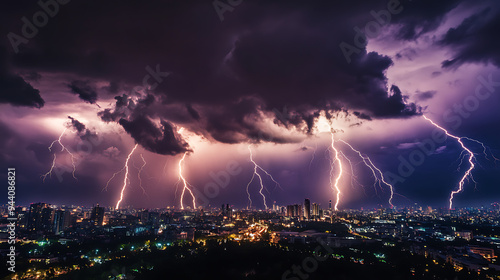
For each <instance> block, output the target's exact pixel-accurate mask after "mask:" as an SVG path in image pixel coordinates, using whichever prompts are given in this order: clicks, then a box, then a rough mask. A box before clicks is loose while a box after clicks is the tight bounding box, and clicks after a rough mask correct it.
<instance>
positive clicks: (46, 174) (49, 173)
mask: <svg viewBox="0 0 500 280" xmlns="http://www.w3.org/2000/svg"><path fill="white" fill-rule="evenodd" d="M56 159H57V156H56V154H54V160H53V161H52V165H51V166H50V169H49V171H48V172H47V173H45V174H43V175H42V178H43V179H42V181H43V182H45V178H47V176H49V175H50V176H52V170H54V166H56Z"/></svg>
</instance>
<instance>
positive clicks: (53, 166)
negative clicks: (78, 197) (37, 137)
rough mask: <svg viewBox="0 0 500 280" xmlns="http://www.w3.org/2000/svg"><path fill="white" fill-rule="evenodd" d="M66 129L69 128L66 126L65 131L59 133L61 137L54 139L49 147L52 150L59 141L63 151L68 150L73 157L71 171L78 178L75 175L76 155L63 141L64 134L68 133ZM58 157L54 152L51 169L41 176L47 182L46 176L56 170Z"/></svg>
mask: <svg viewBox="0 0 500 280" xmlns="http://www.w3.org/2000/svg"><path fill="white" fill-rule="evenodd" d="M66 130H68V128H67V127H66V128H64V130H63V132H62V133H61V135H59V138H58V139H56V140H54V141H52V143H51V144H50V146H49V147H48V148H49V151H52V147H53V146H54V144H55V143H56V142H57V143H58V144H59V146H61V152H64V151H66V152H67V153H68V154H69V155H70V157H71V165H72V166H73V172H72V173H71V174H72V175H73V178H75V180H78V179H77V178H76V176H75V172H76V164H75V156H74V155H73V153H71V152H70V151H69V150H68V148H66V146H64V145H63V143H62V142H61V140H62V137H63V136H64V134H65V133H66ZM56 159H57V156H56V154H54V159H53V160H52V165H51V166H50V169H49V171H48V172H47V173H45V174H43V175H42V176H41V177H42V180H43V182H45V178H47V176H52V171H53V170H54V168H55V166H56Z"/></svg>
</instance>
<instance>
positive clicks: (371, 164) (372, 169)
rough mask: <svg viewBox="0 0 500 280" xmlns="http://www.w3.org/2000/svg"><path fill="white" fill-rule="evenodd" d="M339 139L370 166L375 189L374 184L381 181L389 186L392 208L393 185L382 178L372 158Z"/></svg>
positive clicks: (379, 183)
mask: <svg viewBox="0 0 500 280" xmlns="http://www.w3.org/2000/svg"><path fill="white" fill-rule="evenodd" d="M339 141H341V142H342V143H344V144H346V145H347V146H349V148H351V150H353V151H354V152H355V153H357V154H358V155H359V157H360V158H361V159H362V160H363V163H364V164H365V165H366V166H367V167H368V168H370V170H371V171H372V174H373V177H374V179H375V183H374V185H373V186H374V187H375V189H376V184H378V185H379V187H380V185H381V182H382V183H383V184H384V185H386V186H387V187H389V190H390V193H391V196H390V197H389V204H390V205H391V208H393V207H394V205H393V204H392V199H393V198H394V187H393V186H392V185H391V184H389V183H387V182H386V181H385V179H384V175H383V174H382V171H380V169H379V168H377V167H376V166H375V164H373V162H372V160H371V159H370V158H369V157H368V156H363V154H361V152H360V151H358V150H356V149H354V147H353V146H351V144H349V143H347V142H346V141H344V140H339ZM375 170H376V171H377V172H375ZM376 173H378V174H379V176H380V178H379V177H377V174H376Z"/></svg>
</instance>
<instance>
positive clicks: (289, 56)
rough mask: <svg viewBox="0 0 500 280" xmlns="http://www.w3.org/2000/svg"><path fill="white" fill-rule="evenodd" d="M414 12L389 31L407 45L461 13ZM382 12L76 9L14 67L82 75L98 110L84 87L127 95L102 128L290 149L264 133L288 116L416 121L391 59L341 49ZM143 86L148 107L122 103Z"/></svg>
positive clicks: (447, 4) (77, 89)
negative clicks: (177, 130) (157, 122)
mask: <svg viewBox="0 0 500 280" xmlns="http://www.w3.org/2000/svg"><path fill="white" fill-rule="evenodd" d="M413 2H415V1H413ZM413 2H407V1H401V3H402V5H403V6H404V10H403V12H402V13H401V14H398V15H393V19H392V20H393V21H391V23H395V24H397V25H398V26H399V27H401V28H404V27H405V26H406V25H410V26H409V27H408V28H407V29H406V30H405V31H404V32H403V31H401V34H405V35H404V36H403V35H401V36H402V37H404V38H405V39H408V38H411V37H412V36H417V35H419V34H423V33H422V32H427V31H429V30H431V29H432V28H434V27H435V23H436V22H440V21H441V19H442V17H443V15H444V14H445V13H446V12H447V11H449V10H450V9H451V8H452V7H454V5H455V2H454V1H444V2H442V3H441V2H440V3H431V2H430V1H423V2H422V3H421V4H416V3H413ZM420 2H421V1H419V3H420ZM361 7H362V8H361ZM386 7H387V1H386V0H379V1H358V2H357V3H351V2H349V3H348V2H336V1H331V2H326V1H317V2H304V1H277V2H272V3H271V2H269V1H248V2H245V3H244V4H242V5H239V6H238V8H237V9H235V10H234V11H233V12H231V13H230V14H229V13H228V14H227V15H224V16H225V20H224V22H220V20H219V18H218V16H217V13H216V12H215V11H214V9H213V6H212V5H211V3H209V2H206V1H195V2H189V3H188V2H160V1H154V2H145V3H138V2H134V1H122V2H121V3H120V4H116V3H108V2H105V3H103V2H100V1H84V2H74V3H73V2H72V3H71V5H65V6H64V7H61V12H60V13H59V14H58V15H57V17H54V18H51V23H50V24H48V25H47V26H45V27H44V29H43V30H42V31H41V32H39V34H37V37H36V39H34V40H30V42H29V43H28V44H26V46H24V48H21V50H20V52H19V54H17V55H15V56H13V57H12V59H13V61H14V62H15V64H16V66H17V67H19V68H27V69H30V70H32V71H37V72H55V73H69V74H73V75H75V76H76V77H77V78H76V79H73V81H72V82H70V85H69V87H70V88H71V91H72V93H75V94H78V96H79V97H80V98H81V99H82V100H84V101H86V102H89V103H92V104H93V103H95V102H96V100H97V98H98V94H97V90H96V88H95V86H94V87H93V86H92V85H91V84H90V83H89V82H87V81H89V80H94V79H100V80H103V81H107V82H108V83H109V86H107V87H104V89H106V91H108V92H110V93H117V95H118V96H119V97H116V99H117V102H116V105H115V108H108V109H105V110H103V111H101V112H100V113H99V115H100V117H101V119H102V120H104V121H106V122H110V121H118V120H120V119H125V120H126V121H129V122H131V121H133V119H134V118H135V117H136V116H139V115H144V114H145V115H146V116H149V117H151V118H152V119H157V118H158V117H161V118H164V119H166V120H169V121H171V122H174V123H177V122H182V123H183V126H186V127H191V128H192V129H193V130H195V131H197V133H200V134H203V135H206V136H207V137H210V138H212V139H215V140H217V141H221V142H225V143H236V142H241V141H252V142H253V141H273V142H277V143H282V142H286V141H294V140H292V139H289V138H287V137H284V136H280V135H275V133H271V132H262V128H261V127H260V125H259V123H262V118H263V116H266V117H268V116H269V115H270V114H272V113H273V112H274V111H275V110H278V111H281V109H282V108H283V107H284V106H286V107H287V108H288V111H289V114H288V115H289V117H288V118H286V119H280V118H278V116H277V122H275V123H277V124H279V123H281V124H284V125H285V126H286V127H287V128H289V129H292V128H293V127H295V128H296V129H298V130H299V131H301V132H303V133H310V132H311V129H312V127H313V125H314V121H315V120H316V119H317V117H318V116H319V115H320V114H319V113H320V112H321V111H323V112H324V113H326V114H327V115H334V113H335V112H338V111H341V110H348V111H349V112H352V111H358V112H363V114H364V115H361V114H358V115H357V116H358V117H361V118H365V119H367V116H369V117H370V118H373V119H377V118H379V119H380V118H405V117H411V116H414V115H418V114H419V110H420V109H419V106H418V105H417V104H413V103H409V104H407V102H406V97H405V96H403V95H402V94H401V93H400V92H395V91H390V90H389V89H390V87H391V85H389V84H387V78H386V75H385V73H386V71H387V70H388V69H389V68H390V67H391V66H392V63H393V62H392V60H391V59H390V58H389V57H387V56H384V55H382V54H379V53H376V52H369V53H368V52H367V51H366V50H365V49H362V50H361V51H360V53H358V54H356V55H355V57H353V59H352V63H347V62H346V60H345V57H344V54H343V53H342V51H341V50H340V49H339V44H340V43H341V42H343V41H346V42H351V41H352V38H353V36H354V35H355V32H354V31H353V28H354V27H355V26H362V25H363V24H365V23H366V22H369V21H371V20H373V16H372V15H371V14H370V11H371V10H375V11H378V10H382V9H385V8H386ZM428 7H432V9H431V10H432V11H429V10H428V9H426V8H428ZM339 11H341V12H339ZM0 13H2V12H0ZM130 14H133V15H134V17H129V16H127V15H130ZM2 15H3V14H2ZM5 16H6V18H11V19H12V20H11V21H10V22H9V24H7V25H6V27H0V28H4V29H8V28H10V29H14V30H15V29H16V28H19V27H18V26H17V25H16V24H15V23H16V19H18V18H20V17H22V16H23V14H22V12H21V10H19V9H13V11H12V13H11V14H5ZM193 18H196V20H193ZM17 21H18V20H17ZM75 30H76V31H78V32H75ZM401 30H402V29H401ZM411 30H413V31H411ZM415 30H421V31H418V32H417V31H415ZM412 34H413V35H412ZM158 67H159V69H161V72H167V71H168V72H169V73H172V74H171V75H169V76H168V77H166V78H164V79H158V75H155V73H153V72H151V69H155V70H153V71H157V70H156V69H158ZM148 69H149V70H148ZM145 82H146V84H147V85H149V86H146V87H144V88H145V91H146V92H147V93H149V94H151V95H154V97H148V98H147V99H143V101H142V102H143V104H140V102H134V101H131V100H130V98H129V97H130V96H132V95H133V94H131V93H127V94H125V95H124V94H123V91H124V90H125V89H127V88H133V87H134V86H137V85H144V83H145ZM250 99H254V100H258V102H254V105H255V106H257V107H255V108H251V109H248V108H243V109H242V110H238V109H237V108H240V107H241V106H243V107H244V105H243V104H244V103H245V102H247V101H245V100H250ZM154 101H156V102H154ZM172 104H178V105H179V107H183V106H185V108H184V112H181V111H178V110H171V107H172ZM180 104H189V105H180ZM161 105H164V106H163V108H162V106H161ZM194 108H196V109H194ZM148 110H149V111H148ZM145 111H147V112H145ZM130 116H134V117H133V118H130ZM190 122H191V123H190Z"/></svg>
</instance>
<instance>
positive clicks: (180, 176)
mask: <svg viewBox="0 0 500 280" xmlns="http://www.w3.org/2000/svg"><path fill="white" fill-rule="evenodd" d="M187 153H188V152H185V153H184V155H183V156H182V158H181V160H179V179H180V180H182V182H183V183H184V188H183V189H182V194H181V209H183V210H184V202H183V200H184V193H185V192H186V190H187V191H188V192H189V194H191V197H192V198H193V208H194V209H196V198H195V197H194V194H193V192H192V191H191V189H190V188H189V186H188V185H190V184H189V183H188V182H187V181H186V178H184V175H183V174H182V164H183V163H184V159H185V158H186V155H187Z"/></svg>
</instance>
